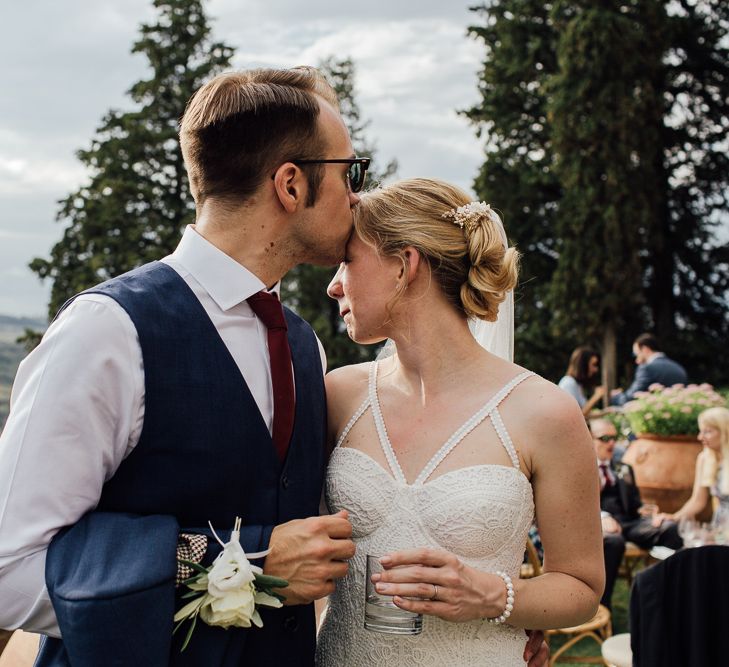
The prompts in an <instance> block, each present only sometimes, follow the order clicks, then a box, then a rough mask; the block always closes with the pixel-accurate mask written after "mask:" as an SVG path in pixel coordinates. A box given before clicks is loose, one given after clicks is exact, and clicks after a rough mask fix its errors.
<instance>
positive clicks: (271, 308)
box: [248, 292, 288, 331]
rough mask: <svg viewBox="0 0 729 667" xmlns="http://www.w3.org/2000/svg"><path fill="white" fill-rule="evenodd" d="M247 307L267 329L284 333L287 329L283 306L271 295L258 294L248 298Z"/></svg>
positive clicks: (265, 293) (266, 293)
mask: <svg viewBox="0 0 729 667" xmlns="http://www.w3.org/2000/svg"><path fill="white" fill-rule="evenodd" d="M248 305H249V306H250V307H251V310H253V312H254V313H255V314H256V315H257V316H258V317H259V319H260V320H261V322H263V323H264V324H265V325H266V328H267V329H269V330H270V329H283V330H284V331H286V329H288V327H287V326H286V318H285V317H284V312H283V306H282V305H281V302H280V301H279V300H278V299H277V298H276V297H275V296H274V295H273V294H270V293H268V292H258V293H256V294H254V295H253V296H249V297H248Z"/></svg>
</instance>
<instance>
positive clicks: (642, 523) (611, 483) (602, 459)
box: [589, 419, 683, 609]
mask: <svg viewBox="0 0 729 667" xmlns="http://www.w3.org/2000/svg"><path fill="white" fill-rule="evenodd" d="M589 426H590V432H591V433H592V441H593V443H594V445H595V453H596V454H597V464H598V471H599V477H600V509H601V510H602V511H601V516H602V533H603V553H604V556H605V593H604V594H603V597H602V600H600V602H601V603H602V604H604V605H605V606H606V607H607V608H608V609H610V605H611V600H612V595H613V587H614V586H615V579H616V578H617V575H618V568H619V567H620V561H621V560H622V559H623V554H624V553H625V543H626V541H628V542H633V543H635V544H637V545H638V546H639V547H641V548H643V549H650V548H651V547H654V546H656V545H661V546H666V547H670V548H671V549H680V548H681V547H682V546H683V542H682V541H681V538H680V537H679V535H678V526H677V524H676V522H675V521H671V520H668V519H666V518H665V516H664V515H656V516H653V517H651V516H641V515H640V513H639V509H640V507H641V505H642V502H641V499H640V491H639V490H638V487H637V486H636V484H635V477H634V476H633V469H632V468H631V467H630V466H629V465H628V464H627V463H623V462H622V461H621V462H620V463H615V462H613V461H612V456H613V450H614V449H615V441H616V439H617V433H618V432H617V430H616V429H615V426H614V425H613V424H612V423H611V422H610V421H608V420H607V419H592V420H590V423H589Z"/></svg>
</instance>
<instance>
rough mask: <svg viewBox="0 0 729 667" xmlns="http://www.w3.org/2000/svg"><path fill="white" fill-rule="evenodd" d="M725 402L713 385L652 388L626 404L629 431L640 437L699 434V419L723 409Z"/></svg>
mask: <svg viewBox="0 0 729 667" xmlns="http://www.w3.org/2000/svg"><path fill="white" fill-rule="evenodd" d="M725 404H726V401H725V400H724V398H723V397H722V396H720V395H719V394H718V393H717V392H716V391H714V388H713V387H712V386H711V385H710V384H700V385H696V384H690V385H688V386H683V385H680V384H676V385H674V386H673V387H664V386H663V385H660V384H654V385H651V386H650V387H649V389H648V391H641V392H638V393H637V394H636V398H635V399H634V400H632V401H630V402H629V403H627V404H626V405H625V409H624V410H625V416H626V418H627V419H628V423H629V424H630V428H631V430H632V431H633V433H635V434H636V435H638V436H641V435H643V434H653V435H659V436H690V438H691V439H695V438H696V436H697V435H698V433H699V425H698V421H697V419H698V416H699V413H700V412H703V411H704V410H706V409H707V408H711V407H714V406H723V405H725Z"/></svg>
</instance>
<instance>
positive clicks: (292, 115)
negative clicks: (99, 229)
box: [0, 68, 370, 667]
mask: <svg viewBox="0 0 729 667" xmlns="http://www.w3.org/2000/svg"><path fill="white" fill-rule="evenodd" d="M180 139H181V145H182V151H183V154H184V158H185V163H186V167H187V170H188V175H189V182H190V190H191V192H192V195H193V197H194V199H195V203H196V209H197V211H196V220H195V224H194V225H190V226H189V227H188V228H187V229H186V230H185V231H184V234H183V236H182V239H181V241H180V244H179V246H178V247H177V249H176V250H175V251H174V252H173V253H172V255H170V256H169V257H166V258H165V259H163V260H162V261H160V262H153V263H151V264H148V265H145V266H143V267H141V268H140V269H137V270H135V271H132V272H131V273H129V274H126V275H125V276H122V277H120V278H117V279H113V280H111V281H108V282H106V283H103V284H102V285H99V286H96V287H94V288H91V289H90V290H88V291H87V292H85V293H83V294H81V295H79V296H78V297H77V298H74V299H73V300H72V301H71V302H70V303H69V304H67V305H66V306H65V307H64V308H63V309H62V312H61V313H60V314H59V315H58V317H57V318H56V320H55V321H54V322H53V323H52V324H51V326H50V328H49V330H48V332H47V333H46V335H45V337H44V339H43V342H42V343H41V344H40V346H39V347H38V348H37V349H36V351H35V352H34V353H33V354H31V355H30V357H29V358H28V359H27V360H26V361H24V362H23V365H22V367H21V369H20V371H19V373H18V378H17V381H16V384H15V387H14V391H13V396H14V400H13V406H12V410H11V413H12V414H11V416H10V418H9V420H8V422H7V426H6V428H5V430H4V432H3V434H2V442H1V443H0V444H1V446H0V488H2V489H4V494H5V501H6V502H4V503H3V504H0V595H1V597H2V601H3V604H2V605H0V627H3V628H14V627H19V626H22V627H23V628H25V629H28V630H32V631H36V632H40V633H43V634H46V635H48V636H49V637H56V638H58V637H59V636H61V635H63V640H60V639H48V640H47V641H45V642H44V646H43V647H42V649H41V655H40V658H39V662H38V663H37V664H39V665H42V666H47V665H67V664H71V663H73V664H74V665H103V664H110V663H111V662H113V663H114V664H119V665H138V664H150V665H162V664H170V665H178V664H184V665H200V666H201V667H202V666H203V665H205V666H217V665H231V666H232V665H240V664H251V665H253V664H261V665H262V664H277V665H306V666H307V667H309V665H312V664H313V655H314V638H315V632H314V612H313V605H312V604H311V603H312V601H313V600H315V599H318V598H321V597H323V596H325V595H326V594H328V593H329V592H331V590H332V589H333V586H334V582H335V581H336V580H337V579H338V578H340V577H342V576H344V575H345V574H346V572H347V560H348V559H349V558H351V557H352V556H353V554H354V544H353V542H352V541H351V539H350V536H351V526H350V524H349V521H348V519H347V516H346V512H342V513H339V514H337V515H333V516H321V517H320V516H317V515H318V513H319V500H320V495H321V488H322V482H323V474H324V470H325V466H326V460H325V447H324V443H325V429H326V416H325V414H326V411H325V397H324V386H323V356H322V353H321V349H320V348H321V346H320V344H319V342H318V340H317V339H316V337H315V335H314V333H313V331H312V330H311V328H310V327H309V325H308V324H306V323H305V322H304V321H303V320H301V319H300V318H298V317H297V316H296V315H295V314H294V313H293V312H291V311H289V310H288V309H283V310H282V308H281V306H280V304H279V302H278V293H279V286H280V280H281V278H282V277H283V276H284V275H285V273H286V272H287V271H288V270H289V269H290V268H292V267H293V266H295V265H297V264H299V263H302V262H308V263H313V264H319V265H332V266H333V265H335V264H337V263H338V262H339V261H340V260H341V259H342V257H343V256H344V249H345V245H346V242H347V239H348V237H349V235H350V232H351V229H352V210H353V208H354V206H355V205H356V204H357V203H358V201H359V198H358V196H357V192H359V191H360V190H361V189H362V187H363V186H364V183H365V176H366V172H367V168H368V167H369V162H370V161H369V159H368V158H360V157H356V156H355V155H354V151H353V148H352V143H351V140H350V137H349V133H348V131H347V129H346V126H345V124H344V122H343V120H342V117H341V116H340V114H339V110H338V101H337V98H336V94H335V92H334V90H333V89H332V88H331V86H330V85H329V84H328V83H327V82H326V81H325V80H324V78H323V77H322V76H321V75H320V74H319V73H318V72H317V71H316V70H314V69H313V68H294V69H291V70H254V71H248V72H238V73H227V74H223V75H221V76H218V77H216V78H215V79H214V80H212V81H210V82H208V83H207V84H206V85H205V86H203V87H202V88H201V89H200V90H199V91H198V92H197V93H196V94H195V95H194V96H193V98H192V99H191V101H190V103H189V105H188V108H187V110H186V113H185V115H184V117H183V119H182V123H181V132H180ZM181 187H185V185H181ZM19 461H22V464H21V465H18V462H19ZM236 516H240V517H242V519H243V524H244V525H243V528H242V529H241V544H242V546H243V548H244V549H245V551H246V552H249V553H253V552H259V551H264V550H267V549H270V553H269V555H268V556H267V558H266V559H265V563H264V566H265V569H266V572H267V573H269V574H272V575H276V576H279V577H282V578H284V579H286V580H288V582H289V586H288V588H287V589H286V592H285V595H286V597H287V606H284V607H283V608H282V609H276V610H271V612H270V613H265V612H264V613H263V614H262V615H263V618H264V627H263V628H260V629H258V628H256V629H254V630H253V631H247V630H244V629H233V630H230V631H226V630H225V629H223V628H220V627H211V626H205V625H204V624H203V623H198V627H197V629H196V632H195V634H194V635H193V637H192V640H191V642H190V644H189V646H188V648H187V649H186V651H185V652H184V653H180V643H181V639H183V638H184V632H181V633H179V635H176V636H175V637H174V639H173V638H172V635H171V630H172V616H173V614H174V611H175V604H176V603H175V595H176V593H175V578H176V576H178V564H177V562H176V558H175V556H176V550H177V548H178V540H179V549H180V551H179V552H178V553H182V554H184V555H185V556H186V557H188V558H192V559H193V560H198V561H200V560H201V559H202V560H203V562H204V563H205V564H209V563H210V562H211V559H212V558H213V557H214V555H215V554H216V553H217V550H219V548H218V549H217V550H216V543H215V541H214V540H212V539H210V540H209V539H207V537H205V535H206V533H207V534H209V533H210V531H209V530H207V531H206V528H207V524H208V521H210V522H211V523H212V524H213V526H214V528H215V529H216V530H217V532H218V533H219V534H221V535H222V536H223V537H224V539H225V537H226V536H227V535H229V533H230V529H231V528H232V527H233V522H234V519H235V517H236ZM64 528H67V530H61V532H60V534H59V529H64ZM198 535H203V537H202V539H200V538H198V537H197V536H198ZM54 536H56V537H55V539H53V544H50V546H49V543H51V540H52V538H54ZM180 576H182V577H184V573H183V574H182V575H180ZM46 580H47V582H48V589H49V592H46V590H45V586H44V583H45V581H46ZM181 592H183V590H182V589H178V592H177V597H178V598H179V594H180V593H181ZM49 593H50V598H51V600H52V603H53V604H52V605H51V601H50V600H49ZM177 606H179V601H178V602H177ZM112 630H113V631H112Z"/></svg>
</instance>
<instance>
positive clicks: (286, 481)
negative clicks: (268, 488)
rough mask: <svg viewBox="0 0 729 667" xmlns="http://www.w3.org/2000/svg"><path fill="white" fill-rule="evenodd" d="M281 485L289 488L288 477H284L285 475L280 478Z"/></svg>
mask: <svg viewBox="0 0 729 667" xmlns="http://www.w3.org/2000/svg"><path fill="white" fill-rule="evenodd" d="M281 486H283V488H284V489H288V488H289V478H288V477H286V475H284V476H283V477H282V478H281Z"/></svg>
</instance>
